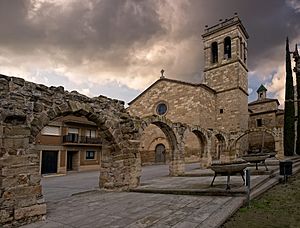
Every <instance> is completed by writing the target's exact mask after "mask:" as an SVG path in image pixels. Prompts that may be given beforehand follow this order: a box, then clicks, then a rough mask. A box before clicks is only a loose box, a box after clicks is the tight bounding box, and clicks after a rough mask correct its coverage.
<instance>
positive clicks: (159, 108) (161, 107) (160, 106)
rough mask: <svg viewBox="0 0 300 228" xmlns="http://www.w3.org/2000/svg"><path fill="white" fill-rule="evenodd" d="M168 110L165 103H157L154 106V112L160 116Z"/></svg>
mask: <svg viewBox="0 0 300 228" xmlns="http://www.w3.org/2000/svg"><path fill="white" fill-rule="evenodd" d="M167 111H168V107H167V105H166V104H165V103H159V104H158V105H157V107H156V113H157V114H158V115H160V116H162V115H165V114H166V113H167Z"/></svg>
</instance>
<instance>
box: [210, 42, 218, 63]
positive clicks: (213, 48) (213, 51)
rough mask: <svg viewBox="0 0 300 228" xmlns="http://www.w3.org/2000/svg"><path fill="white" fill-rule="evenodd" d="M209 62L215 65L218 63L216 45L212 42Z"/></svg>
mask: <svg viewBox="0 0 300 228" xmlns="http://www.w3.org/2000/svg"><path fill="white" fill-rule="evenodd" d="M211 62H212V63H217V62H218V43H217V42H213V43H212V44H211Z"/></svg>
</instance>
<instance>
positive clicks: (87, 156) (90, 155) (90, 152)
mask: <svg viewBox="0 0 300 228" xmlns="http://www.w3.org/2000/svg"><path fill="white" fill-rule="evenodd" d="M85 159H86V160H93V159H95V151H93V150H87V151H86V154H85Z"/></svg>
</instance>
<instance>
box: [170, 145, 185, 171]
mask: <svg viewBox="0 0 300 228" xmlns="http://www.w3.org/2000/svg"><path fill="white" fill-rule="evenodd" d="M177 147H178V148H176V149H174V151H172V152H173V154H172V155H171V161H170V165H169V172H170V176H180V175H183V174H184V170H185V162H184V143H183V141H181V142H180V143H178V145H177Z"/></svg>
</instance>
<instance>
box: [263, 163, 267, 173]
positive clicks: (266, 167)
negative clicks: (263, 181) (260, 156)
mask: <svg viewBox="0 0 300 228" xmlns="http://www.w3.org/2000/svg"><path fill="white" fill-rule="evenodd" d="M263 163H264V165H265V167H266V171H268V167H267V165H266V162H265V161H263Z"/></svg>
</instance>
